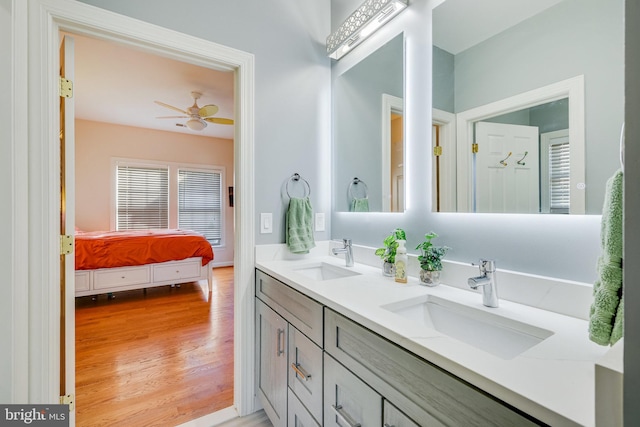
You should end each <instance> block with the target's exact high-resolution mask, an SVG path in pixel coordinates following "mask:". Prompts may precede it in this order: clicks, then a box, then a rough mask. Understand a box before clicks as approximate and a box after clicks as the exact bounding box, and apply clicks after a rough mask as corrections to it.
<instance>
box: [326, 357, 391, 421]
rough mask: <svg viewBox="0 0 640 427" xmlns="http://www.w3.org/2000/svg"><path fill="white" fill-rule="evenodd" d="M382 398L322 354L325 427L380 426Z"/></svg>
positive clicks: (345, 369)
mask: <svg viewBox="0 0 640 427" xmlns="http://www.w3.org/2000/svg"><path fill="white" fill-rule="evenodd" d="M380 420H382V396H380V395H379V394H378V393H376V392H375V390H373V389H372V388H371V387H369V386H368V385H367V384H365V383H364V382H363V381H361V380H360V379H359V378H358V377H356V376H355V375H353V374H352V373H351V372H349V370H347V368H345V367H344V366H342V365H341V364H339V363H338V362H336V361H335V360H334V359H333V358H332V357H331V356H329V355H328V354H326V353H325V355H324V425H325V427H359V426H362V427H380Z"/></svg>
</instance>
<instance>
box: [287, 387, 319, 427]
mask: <svg viewBox="0 0 640 427" xmlns="http://www.w3.org/2000/svg"><path fill="white" fill-rule="evenodd" d="M288 403H289V413H288V415H287V418H288V420H289V423H288V427H320V424H318V422H317V421H316V420H315V419H314V418H313V417H312V416H311V414H310V413H309V411H307V408H305V407H304V405H303V404H302V402H300V400H298V398H297V397H296V395H295V394H293V392H292V391H291V389H289V395H288Z"/></svg>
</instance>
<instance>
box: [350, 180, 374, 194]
mask: <svg viewBox="0 0 640 427" xmlns="http://www.w3.org/2000/svg"><path fill="white" fill-rule="evenodd" d="M361 184H362V186H363V187H364V197H361V198H362V199H367V198H369V188H368V187H367V184H366V183H365V182H364V181H363V180H361V179H360V178H358V177H355V178H353V181H351V183H350V184H349V196H351V198H352V199H355V198H356V196H355V195H354V194H353V186H354V185H356V186H358V185H361Z"/></svg>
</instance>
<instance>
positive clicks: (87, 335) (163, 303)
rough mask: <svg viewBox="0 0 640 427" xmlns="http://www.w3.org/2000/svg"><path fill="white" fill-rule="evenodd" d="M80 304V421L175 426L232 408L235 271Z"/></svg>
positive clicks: (81, 300) (219, 270) (132, 426)
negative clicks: (205, 285)
mask: <svg viewBox="0 0 640 427" xmlns="http://www.w3.org/2000/svg"><path fill="white" fill-rule="evenodd" d="M115 295H116V298H115V299H110V300H109V299H107V298H106V296H104V295H101V296H99V298H98V300H97V301H92V300H91V298H90V297H83V298H77V299H76V421H77V425H78V426H79V427H83V426H91V427H94V426H95V427H98V426H127V427H137V426H163V427H164V426H173V425H178V424H181V423H184V422H187V421H190V420H193V419H196V418H199V417H201V416H204V415H207V414H210V413H212V412H214V411H217V410H220V409H223V408H226V407H229V406H231V405H232V404H233V267H223V268H216V269H214V284H213V289H212V292H211V298H209V295H208V294H205V293H204V292H203V291H202V288H201V286H200V285H199V284H198V283H190V284H183V285H182V286H181V287H179V288H171V287H168V286H163V287H158V288H150V289H148V290H147V291H146V292H143V291H142V290H135V291H126V292H119V293H116V294H115Z"/></svg>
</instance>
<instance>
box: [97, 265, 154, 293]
mask: <svg viewBox="0 0 640 427" xmlns="http://www.w3.org/2000/svg"><path fill="white" fill-rule="evenodd" d="M149 282H151V269H150V267H149V266H148V265H143V266H141V267H122V268H118V269H117V270H115V271H114V270H111V269H105V270H96V271H95V273H94V275H93V288H94V289H109V288H117V287H120V286H128V285H138V284H141V283H149Z"/></svg>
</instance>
